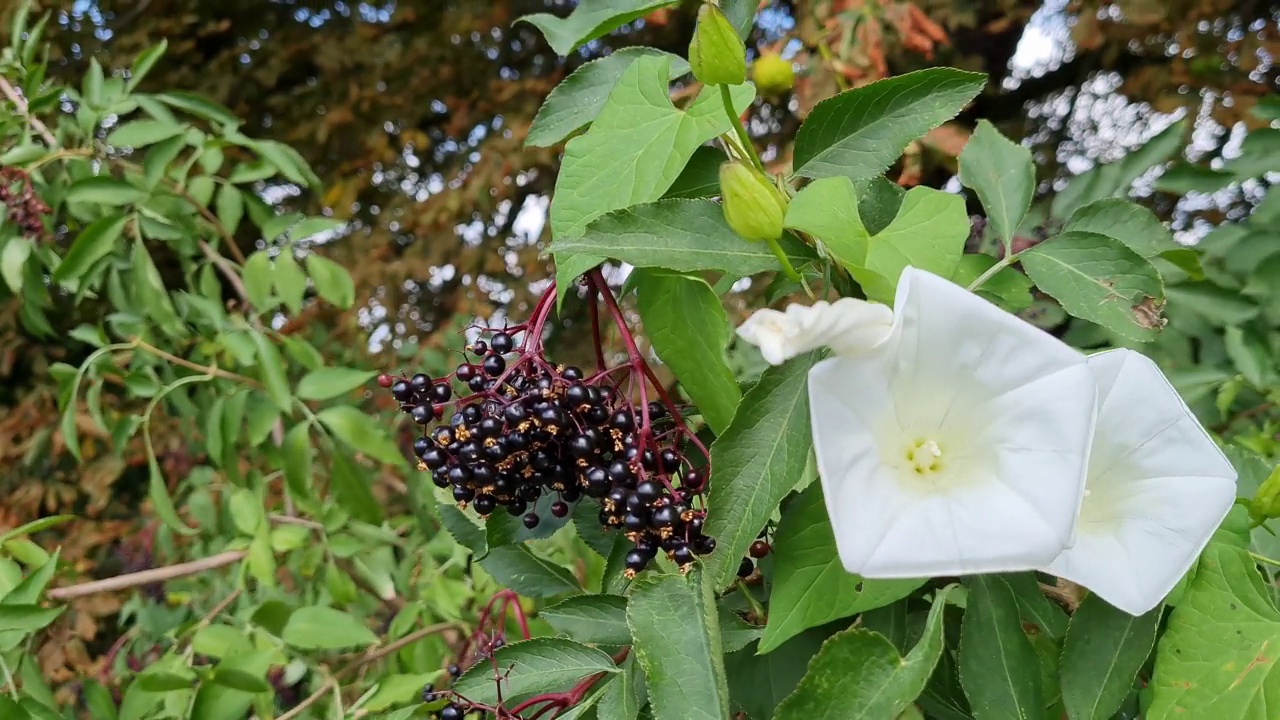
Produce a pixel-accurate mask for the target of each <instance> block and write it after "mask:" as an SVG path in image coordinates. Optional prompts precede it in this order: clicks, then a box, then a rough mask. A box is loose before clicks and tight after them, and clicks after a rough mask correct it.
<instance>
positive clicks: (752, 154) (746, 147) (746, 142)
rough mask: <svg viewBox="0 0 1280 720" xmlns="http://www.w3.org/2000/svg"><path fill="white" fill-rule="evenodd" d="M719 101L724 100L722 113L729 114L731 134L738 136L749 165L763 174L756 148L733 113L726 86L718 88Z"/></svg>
mask: <svg viewBox="0 0 1280 720" xmlns="http://www.w3.org/2000/svg"><path fill="white" fill-rule="evenodd" d="M720 99H721V100H724V111H725V112H726V113H728V114H729V120H730V121H731V122H733V132H734V134H736V135H737V136H738V144H740V145H742V150H743V152H744V153H746V155H747V157H748V158H750V159H751V164H752V165H754V166H755V167H756V170H759V171H760V172H764V163H762V162H760V156H759V155H758V154H757V153H756V146H755V145H753V144H752V143H751V136H750V135H748V134H747V128H746V126H744V125H743V124H742V118H741V117H740V116H739V115H738V113H736V112H734V111H733V94H732V93H730V92H729V86H728V85H721V86H720Z"/></svg>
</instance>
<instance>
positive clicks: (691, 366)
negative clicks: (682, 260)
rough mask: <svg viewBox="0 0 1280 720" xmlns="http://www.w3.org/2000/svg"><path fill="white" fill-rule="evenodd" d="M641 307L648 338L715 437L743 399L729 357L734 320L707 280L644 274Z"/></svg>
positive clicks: (640, 287)
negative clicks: (728, 314) (728, 360)
mask: <svg viewBox="0 0 1280 720" xmlns="http://www.w3.org/2000/svg"><path fill="white" fill-rule="evenodd" d="M639 273H640V277H639V278H637V280H636V294H637V302H636V307H637V309H638V310H639V311H640V320H641V322H642V323H644V330H645V334H646V335H648V337H649V342H650V343H652V344H653V349H654V350H655V351H657V353H658V357H659V358H661V359H662V361H663V362H664V363H666V364H667V366H668V367H670V368H671V371H672V372H673V373H675V376H676V379H677V380H679V381H680V384H681V386H682V387H683V388H684V390H685V392H686V393H688V395H689V398H690V399H691V400H693V402H694V404H695V405H697V407H698V411H699V412H700V413H702V417H703V419H704V420H706V422H707V425H708V426H710V427H711V430H712V431H713V432H715V433H722V432H724V430H725V428H727V427H728V426H729V421H730V420H732V419H733V413H734V411H735V410H737V408H738V403H739V402H740V401H741V400H742V392H741V391H740V390H739V389H738V383H737V381H736V380H735V379H734V377H733V371H732V370H730V369H729V365H728V362H727V361H726V359H725V348H726V347H728V345H729V340H730V328H729V319H728V317H727V316H726V314H725V311H724V307H723V306H722V305H721V304H720V298H719V297H718V296H717V295H716V294H715V292H714V291H713V290H712V289H711V286H710V285H708V284H707V282H706V281H705V280H703V279H702V278H699V277H691V276H688V275H679V274H676V273H668V272H661V271H655V270H640V271H639Z"/></svg>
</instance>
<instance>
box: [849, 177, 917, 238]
mask: <svg viewBox="0 0 1280 720" xmlns="http://www.w3.org/2000/svg"><path fill="white" fill-rule="evenodd" d="M856 187H857V189H858V196H859V197H858V214H860V215H861V216H862V222H863V223H864V224H866V226H867V232H869V233H871V234H872V235H874V234H876V233H878V232H880V231H881V230H884V229H885V228H887V227H889V223H891V222H893V219H894V218H895V217H897V216H898V209H899V208H901V207H902V198H903V197H905V196H906V194H907V191H906V190H905V189H903V187H902V186H901V185H899V184H898V183H895V182H890V181H889V180H887V179H886V178H885V177H884V176H883V175H877V176H875V177H873V178H871V179H870V180H866V181H864V182H859V183H856Z"/></svg>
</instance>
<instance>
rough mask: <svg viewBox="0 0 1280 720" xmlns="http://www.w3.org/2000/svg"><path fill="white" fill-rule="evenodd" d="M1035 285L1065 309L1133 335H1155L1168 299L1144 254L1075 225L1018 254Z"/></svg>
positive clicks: (1146, 337) (1139, 337)
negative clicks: (1157, 312) (1075, 228)
mask: <svg viewBox="0 0 1280 720" xmlns="http://www.w3.org/2000/svg"><path fill="white" fill-rule="evenodd" d="M1019 259H1020V261H1021V262H1022V267H1023V268H1024V269H1025V270H1026V271H1027V275H1029V276H1030V277H1031V279H1032V280H1033V281H1034V282H1035V284H1036V286H1037V287H1039V288H1040V289H1041V290H1043V291H1044V292H1046V293H1048V294H1049V295H1050V296H1051V297H1053V299H1055V300H1057V301H1058V302H1059V303H1061V304H1062V309H1064V310H1066V311H1067V312H1069V313H1071V314H1072V315H1075V316H1076V317H1078V318H1081V319H1083V320H1088V321H1090V322H1095V323H1097V324H1099V325H1101V326H1103V327H1105V328H1107V329H1109V330H1112V331H1114V332H1116V333H1118V334H1119V335H1121V336H1122V337H1125V338H1127V339H1129V340H1136V341H1145V340H1151V339H1153V338H1154V337H1155V336H1156V335H1157V334H1158V332H1159V328H1160V323H1159V321H1158V319H1157V318H1156V317H1155V311H1157V310H1158V309H1159V307H1160V306H1161V305H1163V304H1164V287H1163V285H1162V284H1161V282H1160V274H1159V273H1158V272H1156V269H1155V268H1154V267H1152V265H1151V263H1149V262H1147V260H1146V259H1145V258H1143V257H1142V256H1141V255H1139V254H1137V253H1135V252H1134V251H1132V250H1130V249H1129V248H1128V247H1126V246H1125V245H1124V244H1123V243H1121V242H1120V241H1118V240H1115V239H1114V238H1110V237H1107V236H1106V235H1099V234H1098V233H1091V232H1078V231H1071V232H1065V233H1062V234H1061V235H1058V236H1057V237H1054V238H1051V239H1049V240H1047V241H1045V242H1043V243H1040V244H1039V245H1036V246H1035V247H1033V248H1031V249H1030V250H1027V251H1026V252H1024V253H1022V255H1020V256H1019Z"/></svg>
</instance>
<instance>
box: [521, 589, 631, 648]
mask: <svg viewBox="0 0 1280 720" xmlns="http://www.w3.org/2000/svg"><path fill="white" fill-rule="evenodd" d="M538 616H539V617H541V618H542V619H543V620H546V621H547V622H548V623H550V624H551V627H553V628H555V629H556V630H557V631H558V632H560V633H563V634H565V635H567V636H569V637H572V638H573V639H574V640H578V641H580V642H585V643H591V644H593V645H629V644H631V630H630V629H628V628H627V599H626V598H625V597H622V596H621V595H578V596H575V597H571V598H567V599H565V600H563V601H561V602H559V603H556V604H555V605H552V606H551V607H548V608H544V609H543V610H542V611H541V612H539V613H538Z"/></svg>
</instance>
